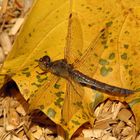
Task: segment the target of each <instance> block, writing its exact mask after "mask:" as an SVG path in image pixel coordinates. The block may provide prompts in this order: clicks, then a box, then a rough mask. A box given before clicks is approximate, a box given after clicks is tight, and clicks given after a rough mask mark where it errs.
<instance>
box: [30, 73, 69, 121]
mask: <svg viewBox="0 0 140 140" xmlns="http://www.w3.org/2000/svg"><path fill="white" fill-rule="evenodd" d="M65 81H66V80H65V79H63V78H60V77H57V76H55V75H53V74H51V75H50V80H49V81H48V82H46V83H45V84H44V85H43V86H42V87H41V88H40V89H39V90H38V91H37V92H36V93H35V95H34V96H33V97H32V98H31V100H30V102H29V103H30V110H34V109H40V110H41V111H43V112H44V113H45V114H46V115H47V116H48V117H49V118H50V119H52V120H53V121H54V122H56V123H59V122H60V120H61V108H62V105H63V101H64V95H65V94H64V93H65V91H66V82H65Z"/></svg>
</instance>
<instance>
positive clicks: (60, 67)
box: [39, 14, 134, 96]
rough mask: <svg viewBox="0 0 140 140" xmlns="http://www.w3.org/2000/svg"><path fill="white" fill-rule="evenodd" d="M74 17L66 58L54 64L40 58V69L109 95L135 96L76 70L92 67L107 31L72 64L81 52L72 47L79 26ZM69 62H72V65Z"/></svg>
mask: <svg viewBox="0 0 140 140" xmlns="http://www.w3.org/2000/svg"><path fill="white" fill-rule="evenodd" d="M72 16H73V15H72V14H71V15H70V19H69V29H68V37H67V47H66V51H65V58H64V59H60V60H56V61H53V62H52V61H51V58H50V57H49V56H47V55H45V56H43V57H42V58H40V59H39V67H40V68H41V69H42V70H43V71H44V72H43V73H47V72H51V73H52V74H54V75H56V76H60V77H63V78H65V79H67V80H68V81H71V80H73V81H74V82H76V83H79V84H81V85H84V86H86V87H90V88H93V89H96V90H99V91H102V92H105V93H107V94H109V95H115V96H120V95H121V96H126V95H129V94H133V93H134V91H133V90H130V89H125V88H120V87H117V86H112V85H109V84H106V83H103V82H100V81H98V80H96V79H93V78H91V77H89V76H87V75H85V74H84V73H82V72H80V71H78V70H76V69H75V67H76V65H77V66H80V65H82V67H88V66H90V64H91V62H94V61H95V60H94V59H95V57H92V56H91V54H92V52H93V53H94V50H93V49H94V47H95V46H96V45H97V43H98V42H99V38H100V40H101V41H100V42H102V41H104V40H105V39H106V34H105V30H106V29H102V30H101V32H100V35H99V37H97V38H96V39H95V40H94V41H93V42H92V43H91V45H90V47H89V48H88V49H87V51H86V52H85V53H84V54H83V56H82V57H81V58H80V60H78V59H75V60H74V62H73V63H72V61H73V60H71V59H70V57H71V56H73V55H75V56H74V57H77V54H76V51H77V53H78V51H79V50H78V48H79V47H78V46H77V48H72V47H74V46H72V40H73V41H74V39H73V36H74V35H73V33H72V32H73V31H72V30H76V29H74V26H75V24H77V25H79V23H78V21H76V19H74V18H72ZM74 20H75V21H76V23H74V22H75V21H74ZM72 22H73V23H72ZM72 24H74V25H72ZM76 27H77V26H76ZM79 27H80V26H79ZM100 47H102V46H100ZM99 50H100V51H99V52H100V53H101V52H102V51H101V49H99ZM102 50H103V49H102ZM71 51H73V52H71ZM71 53H74V54H71ZM70 55H71V56H70ZM98 55H99V54H98ZM89 57H90V62H89V61H88V60H89ZM86 59H87V61H86ZM97 60H98V59H97V58H96V61H97ZM68 62H70V63H71V64H70V63H68ZM77 63H79V64H77ZM85 63H86V64H85ZM88 71H89V70H88ZM91 73H94V70H93V69H92V70H91ZM90 75H92V74H90Z"/></svg>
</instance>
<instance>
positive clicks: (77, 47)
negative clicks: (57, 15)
mask: <svg viewBox="0 0 140 140" xmlns="http://www.w3.org/2000/svg"><path fill="white" fill-rule="evenodd" d="M82 47H83V36H82V28H81V24H80V21H79V18H78V15H77V14H76V13H71V14H70V16H69V23H68V33H67V39H66V47H65V59H66V60H67V61H68V63H69V64H72V63H73V62H74V61H75V59H76V58H79V57H80V56H81V54H82Z"/></svg>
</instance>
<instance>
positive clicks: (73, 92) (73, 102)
mask: <svg viewBox="0 0 140 140" xmlns="http://www.w3.org/2000/svg"><path fill="white" fill-rule="evenodd" d="M83 97H84V89H83V87H82V86H81V85H80V84H78V83H76V82H74V81H72V80H71V81H70V82H69V81H68V82H67V90H66V96H65V100H64V105H63V109H62V118H63V120H64V122H67V123H68V122H69V121H70V120H71V119H72V117H73V115H74V114H76V113H77V112H78V111H80V110H81V109H83V103H82V100H83Z"/></svg>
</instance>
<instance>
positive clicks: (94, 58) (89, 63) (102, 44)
mask: <svg viewBox="0 0 140 140" xmlns="http://www.w3.org/2000/svg"><path fill="white" fill-rule="evenodd" d="M108 35H109V33H108V28H103V29H102V30H101V31H100V32H99V34H98V35H97V37H96V38H95V39H94V40H92V42H91V43H90V45H89V47H88V49H86V51H85V52H84V53H83V55H82V56H81V58H80V59H79V60H78V61H75V62H74V63H73V65H74V67H75V68H76V69H77V70H79V71H81V72H82V73H84V74H85V75H88V76H90V77H92V76H93V74H94V73H95V71H96V69H97V67H98V61H99V59H100V58H101V55H102V53H103V51H104V49H105V48H106V46H107V40H108Z"/></svg>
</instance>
